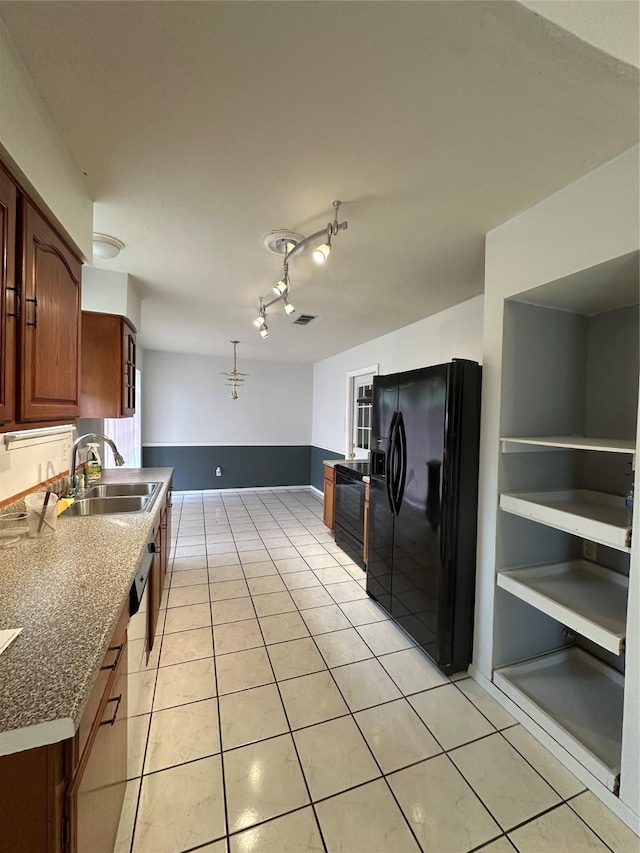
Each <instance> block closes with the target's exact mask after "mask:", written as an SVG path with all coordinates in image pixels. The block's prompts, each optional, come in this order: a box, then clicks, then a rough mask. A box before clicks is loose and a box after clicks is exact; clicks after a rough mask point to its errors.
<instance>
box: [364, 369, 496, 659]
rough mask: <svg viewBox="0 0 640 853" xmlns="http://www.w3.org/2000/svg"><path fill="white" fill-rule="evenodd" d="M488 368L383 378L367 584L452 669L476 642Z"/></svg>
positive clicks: (379, 379)
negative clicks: (483, 388) (483, 389)
mask: <svg viewBox="0 0 640 853" xmlns="http://www.w3.org/2000/svg"><path fill="white" fill-rule="evenodd" d="M480 381H481V368H480V365H479V364H477V363H476V362H474V361H466V360H463V359H455V360H454V361H452V362H450V363H448V364H438V365H434V366H433V367H425V368H421V369H420V370H411V371H407V372H406V373H395V374H392V375H390V376H376V377H374V380H373V413H372V418H373V421H372V427H373V428H372V436H371V439H372V440H371V485H370V503H369V560H368V563H367V593H368V594H369V595H370V596H371V597H372V598H374V599H375V600H376V601H378V602H379V603H380V604H381V605H382V606H383V607H384V608H385V609H386V610H388V611H389V613H390V614H391V615H392V616H393V617H394V618H395V619H396V621H397V622H398V624H399V625H401V626H402V627H403V628H404V629H405V631H407V633H408V634H410V635H411V636H412V637H413V638H414V639H415V640H416V642H418V643H419V644H420V646H422V648H423V649H424V650H425V651H426V652H427V654H428V655H429V656H430V657H431V658H432V659H433V661H434V662H435V663H436V664H437V665H438V666H439V667H440V669H441V670H442V671H443V672H445V673H452V672H458V671H460V670H462V669H466V667H467V666H468V664H469V663H470V660H471V648H472V642H473V605H474V590H475V566H476V519H477V507H478V456H479V437H480Z"/></svg>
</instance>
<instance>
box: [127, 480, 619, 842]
mask: <svg viewBox="0 0 640 853" xmlns="http://www.w3.org/2000/svg"><path fill="white" fill-rule="evenodd" d="M172 526H173V534H172V541H174V543H175V544H174V547H173V549H172V554H171V558H172V559H171V563H170V566H171V568H170V574H168V575H167V583H166V587H167V588H166V589H165V593H164V596H163V602H162V605H161V606H162V608H163V609H162V610H161V614H160V619H159V625H158V634H157V637H156V646H157V647H158V648H155V649H154V652H153V654H152V656H151V659H150V661H149V664H148V665H147V666H143V665H142V663H141V662H140V658H141V656H140V655H138V656H137V657H138V661H136V655H135V654H134V655H132V664H130V669H131V670H132V671H131V673H130V694H131V695H132V696H133V700H134V701H133V702H132V707H131V710H130V715H131V717H130V720H129V723H130V727H131V728H130V738H131V732H133V735H134V737H133V740H132V742H131V743H130V752H131V753H132V755H133V758H132V762H131V769H130V774H129V775H130V780H131V781H130V782H129V783H128V788H127V794H126V797H125V806H124V808H123V817H122V820H121V825H120V832H119V836H118V841H117V844H116V851H117V853H125V851H126V853H129V851H132V853H164V851H165V850H166V851H167V852H168V851H176V852H177V851H190V850H201V851H215V853H242V851H249V850H251V851H254V853H268V851H272V850H278V851H282V853H287V851H292V852H293V851H298V850H299V851H330V853H332V851H334V850H335V851H344V853H349V851H351V853H370V851H371V853H373V851H380V853H384V851H387V850H389V851H391V850H393V851H396V850H398V851H400V850H415V851H420V850H423V851H433V853H441V851H444V850H451V851H459V853H470V851H475V850H481V849H486V850H487V853H503V851H507V850H513V849H516V850H518V851H520V853H541V851H543V850H548V851H550V853H551V851H552V850H554V849H555V848H554V847H553V846H548V844H549V841H550V840H551V843H554V839H555V840H556V841H557V840H558V839H560V838H562V840H563V842H565V841H566V843H567V844H568V845H570V846H572V849H576V850H578V849H582V848H584V849H585V850H587V849H588V850H594V851H595V850H602V851H606V850H614V853H618V850H617V849H616V847H615V846H612V845H611V843H609V844H607V843H605V838H604V837H603V836H604V835H605V834H606V832H603V831H602V830H601V831H600V834H598V833H597V832H596V830H595V828H594V826H591V827H590V826H589V825H588V823H587V821H586V820H585V817H584V815H583V814H581V813H580V812H579V811H578V810H577V808H576V807H575V803H574V801H576V800H582V798H584V797H586V796H587V795H586V794H585V788H584V786H583V785H582V784H581V783H580V782H578V780H577V779H575V777H573V776H572V775H571V774H569V773H568V771H566V769H564V768H563V767H562V766H561V765H559V763H558V762H557V761H556V760H555V759H554V758H553V756H551V755H550V754H549V753H548V752H547V751H546V750H544V748H543V747H541V746H540V745H539V744H538V743H537V742H536V741H534V740H533V738H531V736H530V735H528V733H527V732H525V730H524V729H522V727H521V726H520V725H518V724H517V722H516V720H514V719H513V718H512V717H511V716H510V715H508V714H507V713H506V712H505V711H504V710H503V709H502V708H501V707H500V706H499V705H498V704H497V703H495V702H494V700H493V699H492V698H491V697H489V696H488V694H486V693H485V692H484V691H482V689H481V688H480V687H479V686H478V685H476V684H475V682H473V681H472V680H471V679H468V678H460V677H459V676H456V677H454V680H450V679H449V678H447V677H446V676H444V675H443V674H442V673H440V672H439V671H438V670H437V668H436V667H435V666H434V665H433V664H432V663H431V662H430V661H429V659H428V658H427V657H426V656H425V655H423V653H422V652H421V651H420V650H419V649H416V647H415V644H414V643H413V641H412V640H410V639H409V638H408V637H407V635H405V634H404V632H402V630H401V629H400V628H398V627H397V626H396V624H395V623H394V622H393V620H391V619H389V617H388V615H387V614H386V613H385V612H384V611H383V610H382V609H381V608H379V607H378V606H377V605H376V604H375V603H374V602H372V601H371V600H370V599H368V597H367V595H366V591H365V574H364V572H363V571H362V569H360V567H359V566H357V565H356V564H355V563H354V561H353V559H352V558H351V556H350V555H349V554H346V553H345V552H344V551H342V550H341V549H340V548H339V547H338V546H336V544H335V542H334V540H333V537H332V536H331V535H330V533H329V532H328V531H327V529H326V527H325V526H324V524H323V523H322V502H321V500H319V499H318V498H317V497H316V496H315V495H314V494H313V493H312V492H311V491H310V490H308V489H291V490H288V491H286V492H283V491H276V492H263V491H261V492H242V493H239V492H238V493H234V492H229V493H224V494H216V495H210V494H200V493H186V494H184V495H180V494H175V495H174V506H173V519H172ZM141 642H142V641H141V640H136V639H135V638H134V639H133V640H131V641H130V647H132V648H135V646H134V644H135V643H138V644H140V643H141ZM194 718H196V719H195V722H194ZM133 727H135V729H134V728H133ZM163 727H164V728H163ZM163 751H164V753H165V755H164V758H163V757H162V755H163ZM216 759H219V766H218V763H217V762H216ZM501 775H504V776H505V777H507V778H508V781H507V782H504V781H502V782H501V780H500V778H499V777H501ZM205 776H206V779H204V777H205ZM518 780H519V781H518ZM510 788H513V790H509V789H510ZM441 791H443V792H445V793H444V794H442V795H441V793H440V792H441ZM443 797H444V798H443ZM452 802H455V803H456V804H457V806H458V808H457V809H451V803H452ZM581 805H582V803H581ZM563 810H564V811H563ZM582 811H583V812H584V811H585V809H584V808H583V809H582ZM214 814H217V817H215V816H214ZM616 821H617V818H615V817H614V816H613V815H611V816H610V822H612V825H613V827H614V829H612V830H611V832H612V833H613V836H612V837H615V838H618V837H620V838H622V839H623V843H625V844H628V845H629V849H630V850H631V849H633V848H631V846H630V845H631V844H632V843H633V839H635V836H633V834H632V833H630V831H629V830H628V829H626V827H624V825H622V824H621V822H619V821H617V823H615V822H616ZM548 822H551V823H552V825H549V826H548V825H547V823H548ZM592 823H593V821H592ZM556 824H557V825H556ZM618 824H619V825H618ZM606 826H608V824H606ZM563 833H564V835H563ZM616 833H617V834H616ZM626 833H629V835H626ZM565 836H566V837H565ZM609 841H611V837H609ZM544 844H547V846H546V847H545V846H544ZM363 845H364V846H363ZM580 845H582V847H581V846H580ZM566 849H569V847H567V848H566Z"/></svg>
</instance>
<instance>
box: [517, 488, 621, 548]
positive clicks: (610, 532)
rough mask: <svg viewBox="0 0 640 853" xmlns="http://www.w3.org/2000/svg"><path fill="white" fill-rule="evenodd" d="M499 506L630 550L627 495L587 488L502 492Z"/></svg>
mask: <svg viewBox="0 0 640 853" xmlns="http://www.w3.org/2000/svg"><path fill="white" fill-rule="evenodd" d="M500 508H501V509H503V510H505V511H506V512H510V513H513V514H514V515H519V516H522V517H523V518H529V519H531V520H532V521H537V522H539V523H540V524H546V525H547V526H548V527H554V528H556V530H564V531H565V532H566V533H571V534H573V535H574V536H580V537H582V538H583V539H589V540H591V541H592V542H598V543H599V544H600V545H607V546H608V547H609V548H616V549H617V550H618V551H624V552H625V553H630V552H631V547H630V546H631V526H630V522H629V512H628V510H627V508H626V507H625V503H624V498H622V497H619V496H618V495H608V494H605V493H604V492H593V491H589V490H588V489H565V490H559V491H552V492H511V493H505V494H502V495H500Z"/></svg>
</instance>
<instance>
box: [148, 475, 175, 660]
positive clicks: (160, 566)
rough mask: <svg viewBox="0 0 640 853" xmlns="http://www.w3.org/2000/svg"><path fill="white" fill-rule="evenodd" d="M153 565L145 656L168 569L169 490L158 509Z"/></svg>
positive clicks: (149, 583)
mask: <svg viewBox="0 0 640 853" xmlns="http://www.w3.org/2000/svg"><path fill="white" fill-rule="evenodd" d="M153 544H154V548H155V551H154V554H153V565H152V567H151V572H150V573H149V580H148V581H147V583H148V585H149V596H148V602H149V604H148V609H147V613H148V623H147V624H148V634H147V655H149V654H150V653H151V650H152V649H153V644H154V641H155V636H156V631H157V628H158V614H159V610H160V604H161V603H162V593H163V591H164V584H165V578H166V575H167V569H168V567H169V553H170V551H171V490H169V491H168V492H167V496H166V498H165V503H164V504H163V505H162V508H161V509H160V513H159V517H158V522H157V526H156V528H155V538H154V542H153Z"/></svg>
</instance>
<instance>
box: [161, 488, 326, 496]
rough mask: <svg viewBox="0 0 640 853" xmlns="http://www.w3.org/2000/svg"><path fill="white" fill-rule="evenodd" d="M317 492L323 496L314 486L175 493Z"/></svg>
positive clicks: (177, 493)
mask: <svg viewBox="0 0 640 853" xmlns="http://www.w3.org/2000/svg"><path fill="white" fill-rule="evenodd" d="M294 491H295V492H301V491H303V492H315V493H316V494H317V495H320V496H321V497H322V492H319V491H318V489H316V488H315V487H314V486H249V487H248V488H241V489H184V490H182V491H176V490H174V492H173V494H174V495H176V496H178V497H180V495H230V494H235V493H236V492H294Z"/></svg>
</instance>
